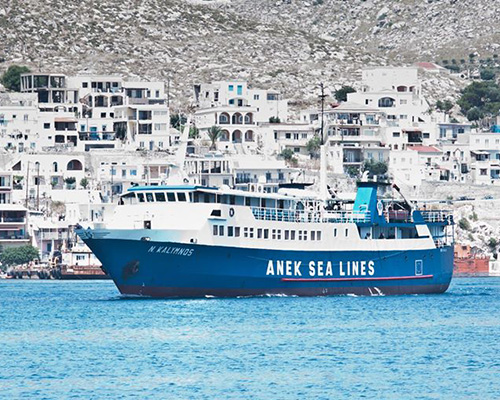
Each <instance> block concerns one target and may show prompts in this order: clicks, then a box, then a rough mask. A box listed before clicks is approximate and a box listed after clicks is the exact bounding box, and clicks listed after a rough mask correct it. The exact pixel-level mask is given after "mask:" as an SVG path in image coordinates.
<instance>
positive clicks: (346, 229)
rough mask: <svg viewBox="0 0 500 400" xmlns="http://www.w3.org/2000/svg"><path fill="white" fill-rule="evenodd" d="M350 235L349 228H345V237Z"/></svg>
mask: <svg viewBox="0 0 500 400" xmlns="http://www.w3.org/2000/svg"><path fill="white" fill-rule="evenodd" d="M347 236H349V228H345V237H347Z"/></svg>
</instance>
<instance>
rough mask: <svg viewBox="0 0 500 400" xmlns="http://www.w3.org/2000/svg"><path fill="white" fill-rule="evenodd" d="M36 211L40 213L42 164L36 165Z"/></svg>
mask: <svg viewBox="0 0 500 400" xmlns="http://www.w3.org/2000/svg"><path fill="white" fill-rule="evenodd" d="M36 210H37V211H40V163H38V164H37V165H36Z"/></svg>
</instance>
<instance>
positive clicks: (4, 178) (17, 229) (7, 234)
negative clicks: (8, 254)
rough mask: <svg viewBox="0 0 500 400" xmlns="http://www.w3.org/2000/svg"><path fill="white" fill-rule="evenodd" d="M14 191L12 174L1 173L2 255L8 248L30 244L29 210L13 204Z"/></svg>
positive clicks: (0, 228) (0, 235)
mask: <svg viewBox="0 0 500 400" xmlns="http://www.w3.org/2000/svg"><path fill="white" fill-rule="evenodd" d="M12 191H13V177H12V173H11V172H6V171H0V253H1V252H2V251H3V250H4V249H6V248H9V247H18V246H23V245H27V244H29V242H30V240H29V236H28V231H27V224H28V213H27V209H26V208H25V207H23V206H21V205H18V204H14V203H13V201H12V200H13V196H12Z"/></svg>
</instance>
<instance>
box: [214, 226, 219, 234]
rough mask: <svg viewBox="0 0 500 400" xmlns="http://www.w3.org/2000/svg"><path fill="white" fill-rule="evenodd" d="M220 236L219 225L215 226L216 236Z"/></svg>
mask: <svg viewBox="0 0 500 400" xmlns="http://www.w3.org/2000/svg"><path fill="white" fill-rule="evenodd" d="M218 234H219V227H218V226H217V225H214V236H217V235H218Z"/></svg>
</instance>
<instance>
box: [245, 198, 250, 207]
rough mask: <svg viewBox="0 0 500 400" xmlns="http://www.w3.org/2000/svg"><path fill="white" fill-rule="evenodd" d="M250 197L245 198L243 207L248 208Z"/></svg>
mask: <svg viewBox="0 0 500 400" xmlns="http://www.w3.org/2000/svg"><path fill="white" fill-rule="evenodd" d="M250 200H251V199H250V197H245V205H246V206H250Z"/></svg>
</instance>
